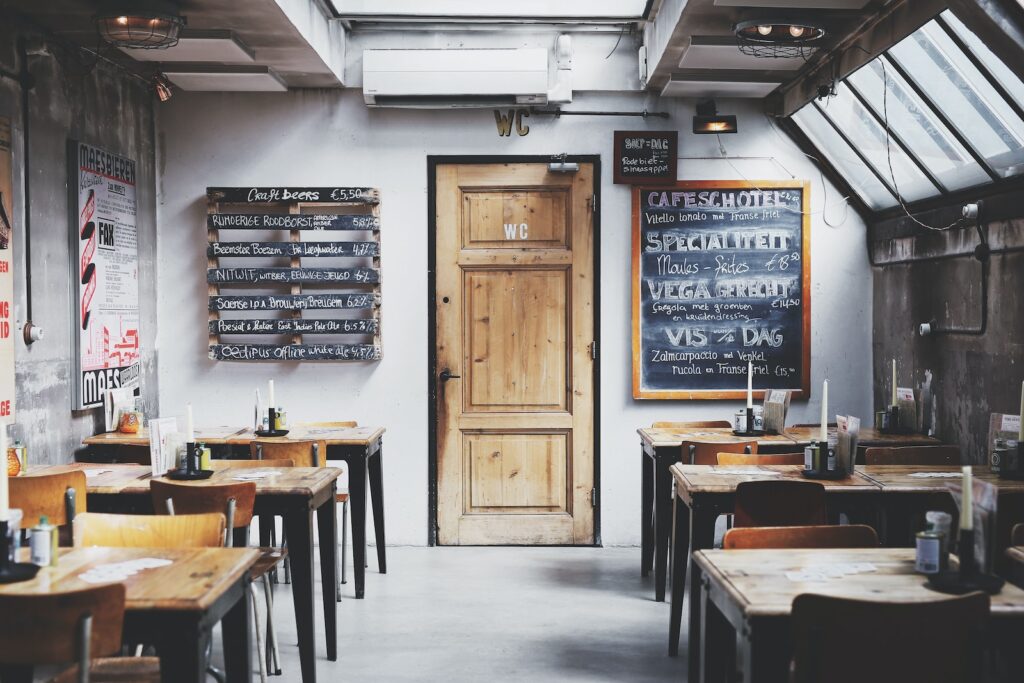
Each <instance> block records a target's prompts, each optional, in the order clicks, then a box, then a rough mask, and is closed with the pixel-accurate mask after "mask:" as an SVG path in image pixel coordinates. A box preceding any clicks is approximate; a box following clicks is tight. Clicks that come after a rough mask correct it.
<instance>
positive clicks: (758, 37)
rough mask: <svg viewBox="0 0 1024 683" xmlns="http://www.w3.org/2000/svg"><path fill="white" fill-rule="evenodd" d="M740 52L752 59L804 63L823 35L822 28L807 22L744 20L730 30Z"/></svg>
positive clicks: (780, 19)
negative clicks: (794, 58)
mask: <svg viewBox="0 0 1024 683" xmlns="http://www.w3.org/2000/svg"><path fill="white" fill-rule="evenodd" d="M733 33H734V34H735V36H736V45H737V47H739V50H740V52H742V53H743V54H745V55H750V56H751V57H760V58H766V59H781V58H793V57H802V58H803V59H807V58H808V57H810V55H811V53H813V52H814V50H815V49H816V48H817V46H818V44H819V43H821V41H822V39H823V38H824V37H825V35H826V31H825V28H824V27H823V26H821V25H820V24H818V23H815V22H813V21H806V20H790V19H783V18H781V17H780V18H772V19H768V18H762V19H747V20H746V21H741V22H739V23H738V24H736V25H735V26H733Z"/></svg>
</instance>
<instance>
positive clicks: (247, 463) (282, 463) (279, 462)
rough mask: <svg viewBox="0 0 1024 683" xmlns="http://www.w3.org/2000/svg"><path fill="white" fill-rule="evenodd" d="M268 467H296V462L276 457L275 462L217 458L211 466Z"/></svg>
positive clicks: (214, 467) (212, 467) (229, 467)
mask: <svg viewBox="0 0 1024 683" xmlns="http://www.w3.org/2000/svg"><path fill="white" fill-rule="evenodd" d="M268 467H295V463H294V462H292V461H291V460H284V459H276V460H274V462H273V463H267V462H264V461H263V460H233V459H232V460H227V459H217V460H211V461H210V468H211V469H213V470H233V469H248V470H261V469H267V468H268Z"/></svg>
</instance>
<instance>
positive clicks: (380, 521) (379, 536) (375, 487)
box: [366, 447, 388, 574]
mask: <svg viewBox="0 0 1024 683" xmlns="http://www.w3.org/2000/svg"><path fill="white" fill-rule="evenodd" d="M383 457H384V448H383V447H378V448H377V452H376V453H375V454H373V455H371V456H370V457H369V458H368V459H367V463H366V468H367V472H368V474H369V475H370V503H371V509H372V510H373V532H374V535H375V538H376V541H377V569H378V570H380V573H381V574H387V573H388V560H387V553H386V546H385V544H384V463H383V460H382V458H383Z"/></svg>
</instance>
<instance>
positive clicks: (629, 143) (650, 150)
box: [612, 130, 679, 185]
mask: <svg viewBox="0 0 1024 683" xmlns="http://www.w3.org/2000/svg"><path fill="white" fill-rule="evenodd" d="M678 149H679V133H678V132H676V131H674V130H666V131H649V130H644V131H629V130H617V131H615V152H614V159H615V163H614V164H613V173H612V176H613V178H612V179H613V180H614V181H615V183H616V184H618V185H641V184H646V185H656V184H668V185H671V184H672V183H674V182H675V181H676V163H677V154H678Z"/></svg>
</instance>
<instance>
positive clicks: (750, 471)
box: [701, 465, 782, 477]
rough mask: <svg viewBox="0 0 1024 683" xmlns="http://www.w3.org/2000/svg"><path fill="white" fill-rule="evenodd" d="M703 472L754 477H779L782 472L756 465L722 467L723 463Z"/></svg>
mask: <svg viewBox="0 0 1024 683" xmlns="http://www.w3.org/2000/svg"><path fill="white" fill-rule="evenodd" d="M701 474H719V475H722V476H728V477H733V476H736V475H743V476H752V477H753V476H756V477H764V476H768V477H777V476H780V475H781V474H782V473H781V472H776V471H775V470H759V469H757V468H756V467H747V468H743V467H734V468H731V469H730V468H726V467H722V466H721V465H719V466H717V468H716V469H713V470H708V471H707V472H701Z"/></svg>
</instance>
